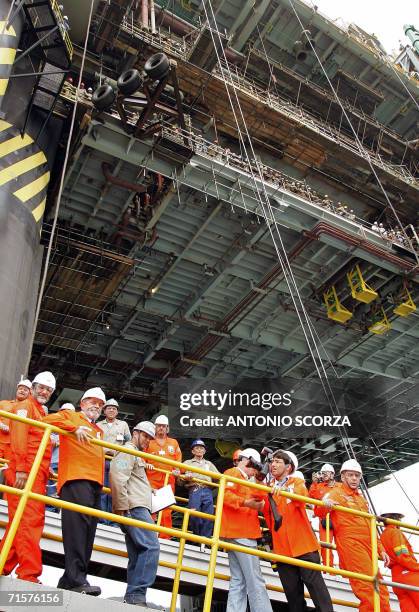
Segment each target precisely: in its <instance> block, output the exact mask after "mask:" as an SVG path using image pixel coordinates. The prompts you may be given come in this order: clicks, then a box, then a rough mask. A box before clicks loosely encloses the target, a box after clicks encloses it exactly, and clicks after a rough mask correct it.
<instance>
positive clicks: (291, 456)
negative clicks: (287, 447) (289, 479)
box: [284, 451, 298, 474]
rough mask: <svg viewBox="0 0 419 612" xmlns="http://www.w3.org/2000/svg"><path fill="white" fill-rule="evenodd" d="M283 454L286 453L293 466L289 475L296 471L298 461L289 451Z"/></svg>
mask: <svg viewBox="0 0 419 612" xmlns="http://www.w3.org/2000/svg"><path fill="white" fill-rule="evenodd" d="M284 453H287V455H288V457H289V458H290V459H291V461H292V463H293V465H294V469H293V470H292V472H291V474H292V473H293V472H295V470H298V459H297V457H296V455H294V453H292V452H291V451H284Z"/></svg>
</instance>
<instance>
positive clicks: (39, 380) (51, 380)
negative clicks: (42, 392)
mask: <svg viewBox="0 0 419 612" xmlns="http://www.w3.org/2000/svg"><path fill="white" fill-rule="evenodd" d="M32 384H33V385H36V384H38V385H45V386H46V387H50V388H51V389H52V390H53V391H55V385H56V381H55V376H54V375H53V374H51V372H40V373H39V374H37V375H36V376H35V378H34V379H33V381H32Z"/></svg>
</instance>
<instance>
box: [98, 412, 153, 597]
mask: <svg viewBox="0 0 419 612" xmlns="http://www.w3.org/2000/svg"><path fill="white" fill-rule="evenodd" d="M155 435H156V433H155V427H154V424H153V423H151V422H150V421H142V422H141V423H138V425H136V426H135V427H134V429H133V431H132V440H131V441H129V442H127V443H126V444H125V447H126V448H129V449H131V450H139V451H143V452H147V451H148V447H149V444H150V441H151V440H154V437H155ZM145 468H146V463H145V461H144V459H142V458H140V457H136V456H135V455H129V454H127V453H124V452H122V451H121V452H117V453H116V454H115V456H114V457H113V459H112V461H111V467H110V480H111V489H112V508H113V511H114V513H115V514H120V515H121V516H129V517H131V518H133V519H137V520H139V521H144V522H145V523H150V524H152V525H154V521H153V519H152V518H151V514H150V511H151V495H152V489H151V486H150V483H149V481H148V478H147V475H146V471H145ZM121 529H122V531H123V532H124V534H125V542H126V545H127V552H128V567H127V590H126V593H125V603H128V604H133V605H142V606H145V607H147V603H146V594H147V589H148V587H150V586H152V585H153V584H154V580H155V578H156V573H157V565H158V562H159V551H160V546H159V538H158V535H157V532H156V531H151V530H148V529H141V527H133V526H132V525H122V524H121Z"/></svg>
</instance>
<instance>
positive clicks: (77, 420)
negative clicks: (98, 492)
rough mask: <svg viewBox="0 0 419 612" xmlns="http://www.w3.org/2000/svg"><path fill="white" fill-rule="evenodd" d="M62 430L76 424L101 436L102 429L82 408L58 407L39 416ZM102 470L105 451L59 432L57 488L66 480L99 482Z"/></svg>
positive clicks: (70, 428) (58, 490) (67, 429)
mask: <svg viewBox="0 0 419 612" xmlns="http://www.w3.org/2000/svg"><path fill="white" fill-rule="evenodd" d="M43 420H44V421H45V422H46V423H50V425H55V426H56V427H59V428H60V429H63V430H64V431H70V432H75V431H76V429H77V428H78V427H80V426H83V427H87V428H88V429H89V433H90V435H91V436H92V437H93V438H97V439H99V440H101V439H102V438H103V431H102V430H101V429H100V427H98V426H97V425H96V424H95V423H91V422H90V421H89V419H88V418H87V417H85V416H84V414H83V412H73V411H72V410H59V411H58V412H52V413H51V414H48V415H47V416H46V417H44V419H43ZM104 471H105V453H104V449H103V448H102V447H101V446H98V445H96V444H89V443H86V444H81V443H80V442H79V441H78V440H77V438H76V437H75V436H60V460H59V464H58V480H57V492H58V493H60V491H61V489H62V487H63V485H65V483H66V482H67V481H69V480H92V481H93V482H97V483H99V484H100V485H103V475H104Z"/></svg>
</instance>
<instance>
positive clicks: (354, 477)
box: [323, 459, 390, 612]
mask: <svg viewBox="0 0 419 612" xmlns="http://www.w3.org/2000/svg"><path fill="white" fill-rule="evenodd" d="M340 475H341V480H342V483H341V486H340V487H336V488H334V489H332V491H331V492H330V493H326V495H325V496H324V497H323V501H324V502H325V504H326V506H327V508H328V509H329V510H331V509H332V510H333V507H334V506H336V505H339V506H344V507H345V508H351V509H352V510H360V511H362V512H369V508H368V503H367V501H366V499H365V498H364V497H363V496H362V494H361V493H360V491H359V483H360V481H361V477H362V469H361V466H360V465H359V463H358V461H355V459H349V460H348V461H345V462H344V463H343V464H342V467H341V469H340ZM325 510H326V512H327V511H328V510H327V509H326V508H325ZM331 514H332V521H333V531H334V534H335V541H336V547H337V551H338V555H339V565H340V567H341V568H342V569H345V570H350V571H352V572H359V573H361V574H368V575H371V572H372V561H371V560H372V548H371V535H370V522H369V520H368V519H367V518H364V517H362V516H357V515H355V514H348V513H346V512H339V511H336V510H333V511H332V513H331ZM378 554H379V556H380V558H381V559H382V560H383V561H384V563H385V565H388V563H389V561H390V559H389V557H388V555H387V553H386V552H385V550H384V548H383V547H382V546H381V544H380V543H379V545H378ZM379 577H380V578H381V575H380V574H379ZM349 582H350V584H351V587H352V590H353V592H354V594H355V595H356V597H358V599H359V600H360V602H361V603H360V605H359V611H360V612H373V610H374V599H373V593H374V585H373V584H372V583H371V582H365V581H364V580H356V579H354V578H349ZM380 610H381V612H390V604H389V596H388V591H387V588H386V587H385V586H383V585H382V584H380Z"/></svg>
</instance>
